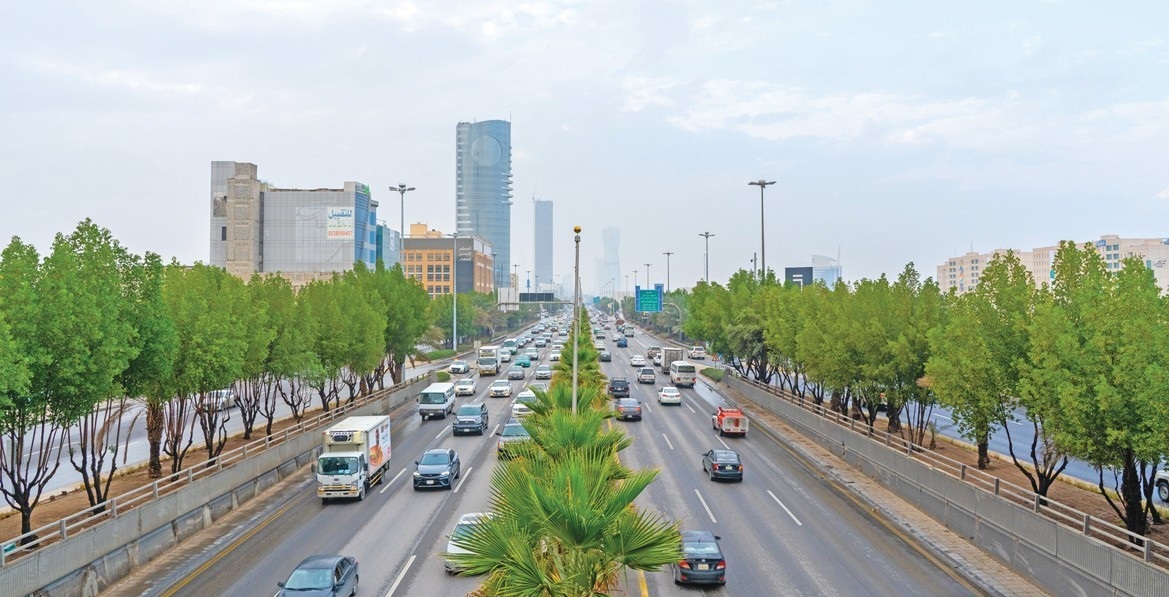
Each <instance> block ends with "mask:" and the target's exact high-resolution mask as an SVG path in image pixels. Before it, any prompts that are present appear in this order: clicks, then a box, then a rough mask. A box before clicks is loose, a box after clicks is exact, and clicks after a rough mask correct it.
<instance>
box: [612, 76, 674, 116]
mask: <svg viewBox="0 0 1169 597" xmlns="http://www.w3.org/2000/svg"><path fill="white" fill-rule="evenodd" d="M677 86H678V81H676V80H675V79H672V78H670V77H626V78H625V80H623V81H622V82H621V88H622V89H623V90H624V91H625V103H624V105H623V106H621V110H622V111H624V112H640V111H642V110H644V109H645V108H648V107H650V106H663V107H666V108H672V107H674V105H675V102H674V98H673V97H671V96H670V91H672V90H673V89H674V88H676V87H677Z"/></svg>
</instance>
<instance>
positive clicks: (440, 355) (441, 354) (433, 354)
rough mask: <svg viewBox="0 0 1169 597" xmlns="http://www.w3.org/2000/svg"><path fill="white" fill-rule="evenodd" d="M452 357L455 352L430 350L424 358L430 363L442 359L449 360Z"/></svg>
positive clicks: (445, 349)
mask: <svg viewBox="0 0 1169 597" xmlns="http://www.w3.org/2000/svg"><path fill="white" fill-rule="evenodd" d="M453 356H455V351H453V350H451V349H449V348H443V349H442V350H432V351H430V352H428V353H426V358H427V359H429V360H431V361H441V360H442V359H449V358H451V357H453Z"/></svg>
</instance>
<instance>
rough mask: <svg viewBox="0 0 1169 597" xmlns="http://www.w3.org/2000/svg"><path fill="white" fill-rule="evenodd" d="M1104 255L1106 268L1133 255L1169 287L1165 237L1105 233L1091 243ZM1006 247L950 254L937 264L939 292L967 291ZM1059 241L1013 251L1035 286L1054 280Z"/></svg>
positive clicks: (1115, 266) (1114, 267)
mask: <svg viewBox="0 0 1169 597" xmlns="http://www.w3.org/2000/svg"><path fill="white" fill-rule="evenodd" d="M1091 244H1092V245H1093V246H1094V247H1095V248H1096V251H1097V252H1099V253H1100V256H1101V257H1103V258H1104V262H1105V263H1106V264H1107V267H1108V269H1110V270H1117V269H1120V268H1121V266H1122V264H1123V261H1124V260H1125V259H1127V258H1129V257H1137V258H1139V259H1141V260H1142V261H1144V263H1145V267H1147V268H1149V269H1150V270H1152V272H1153V276H1154V278H1155V279H1156V281H1157V285H1158V286H1159V287H1161V289H1162V290H1169V238H1120V237H1119V236H1116V235H1105V236H1101V237H1100V238H1099V239H1097V240H1095V241H1093V242H1092V243H1091ZM1007 251H1008V249H995V250H994V251H992V252H990V253H975V252H970V253H966V254H965V255H961V256H958V257H951V258H950V259H947V260H946V262H945V263H943V264H941V265H939V266H938V267H937V271H938V277H937V280H938V286H939V287H941V289H942V292H949V291H950V289H954V291H955V292H957V293H958V294H962V293H964V292H969V291H971V290H973V289H974V288H975V287H976V286H977V285H978V280H979V277H980V276H981V275H982V272H983V271H984V270H985V269H986V266H987V264H989V263H990V260H991V258H993V257H994V256H995V255H998V254H1000V253H1006V252H1007ZM1057 251H1059V245H1058V244H1055V245H1051V246H1047V247H1037V248H1034V249H1031V250H1029V251H1015V255H1017V256H1018V257H1019V261H1020V262H1021V263H1022V264H1023V267H1024V268H1026V269H1027V271H1028V272H1030V273H1031V277H1032V278H1033V279H1034V280H1035V286H1036V287H1037V288H1038V287H1042V286H1043V285H1044V284H1047V285H1049V286H1050V285H1051V284H1052V283H1053V282H1054V281H1055V268H1054V266H1055V255H1056V252H1057Z"/></svg>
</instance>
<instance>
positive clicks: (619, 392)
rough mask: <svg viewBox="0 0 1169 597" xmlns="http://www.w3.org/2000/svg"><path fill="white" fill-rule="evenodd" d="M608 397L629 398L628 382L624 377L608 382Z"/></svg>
mask: <svg viewBox="0 0 1169 597" xmlns="http://www.w3.org/2000/svg"><path fill="white" fill-rule="evenodd" d="M609 395H610V396H612V397H614V398H628V397H629V380H628V379H625V378H624V377H614V378H613V379H610V380H609Z"/></svg>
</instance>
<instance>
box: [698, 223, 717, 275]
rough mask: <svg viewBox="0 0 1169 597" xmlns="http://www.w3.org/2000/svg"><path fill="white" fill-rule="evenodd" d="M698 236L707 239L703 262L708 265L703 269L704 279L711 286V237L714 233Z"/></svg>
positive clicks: (703, 233) (704, 233)
mask: <svg viewBox="0 0 1169 597" xmlns="http://www.w3.org/2000/svg"><path fill="white" fill-rule="evenodd" d="M698 236H701V237H702V238H704V239H706V251H705V252H703V254H702V255H703V261H704V262H705V264H706V265H705V267H704V269H703V271H704V272H705V275H704V276H703V279H704V280H706V283H707V284H710V237H712V236H714V233H711V232H702V233H700V234H699V235H698Z"/></svg>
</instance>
